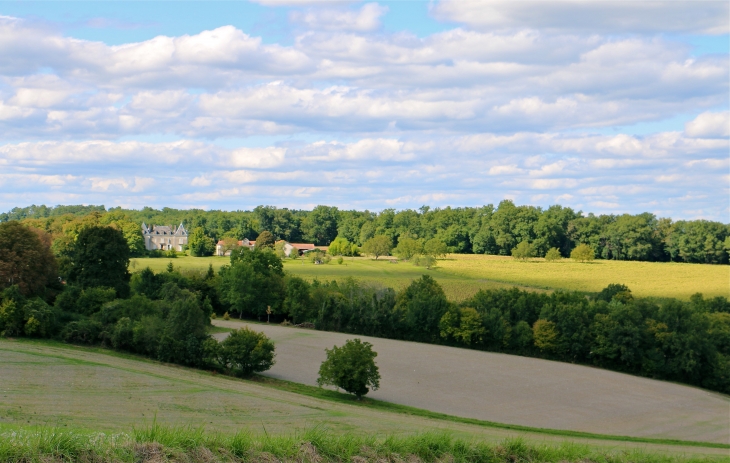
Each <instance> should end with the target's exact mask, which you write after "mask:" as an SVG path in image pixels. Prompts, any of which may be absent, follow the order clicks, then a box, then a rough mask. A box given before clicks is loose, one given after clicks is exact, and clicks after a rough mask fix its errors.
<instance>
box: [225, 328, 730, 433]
mask: <svg viewBox="0 0 730 463" xmlns="http://www.w3.org/2000/svg"><path fill="white" fill-rule="evenodd" d="M214 324H215V325H216V326H223V327H230V328H238V327H241V326H242V324H241V322H237V321H233V320H231V321H224V320H214ZM250 327H251V328H252V329H254V330H257V331H263V332H264V333H266V335H267V336H269V337H271V338H272V339H273V340H274V341H275V342H276V353H277V355H276V365H275V366H274V367H273V368H272V369H271V370H269V371H268V372H267V373H266V374H267V375H268V376H271V377H274V378H280V379H286V380H289V381H295V382H300V383H304V384H312V385H315V384H316V380H317V372H318V370H319V365H320V363H321V362H322V361H323V360H324V358H325V353H324V348H325V347H327V348H330V347H332V346H333V345H335V344H336V345H342V344H343V343H344V341H345V340H346V339H350V338H354V337H358V338H360V339H362V340H364V341H368V342H370V343H372V344H373V346H374V350H375V351H376V352H378V357H377V358H376V362H377V364H378V366H379V368H380V374H381V377H382V379H381V389H380V390H378V391H376V392H374V393H371V394H370V396H371V397H373V398H377V399H381V400H386V401H389V402H394V403H399V404H404V405H411V406H414V407H418V408H423V409H427V410H432V411H436V412H442V413H448V414H450V415H457V416H463V417H469V418H477V419H482V420H489V421H496V422H501V423H511V424H520V425H525V426H534V427H540V428H553V429H569V430H575V431H586V432H593V433H601V434H614V435H623V436H641V437H656V438H672V439H686V440H701V441H706V442H721V443H730V397H727V396H724V395H721V394H714V393H711V392H707V391H704V390H701V389H697V388H693V387H688V386H682V385H678V384H672V383H668V382H664V381H655V380H651V379H646V378H639V377H635V376H630V375H625V374H621V373H615V372H611V371H606V370H601V369H597V368H590V367H584V366H579V365H571V364H568V363H561V362H551V361H547V360H540V359H532V358H525V357H518V356H513V355H504V354H494V353H489V352H479V351H473V350H468V349H457V348H452V347H444V346H434V345H428V344H418V343H411V342H403V341H393V340H389V339H380V338H369V337H367V336H355V335H348V334H341V333H330V332H322V331H314V330H305V329H297V328H291V327H282V326H278V325H261V324H254V325H250ZM226 335H227V334H226V333H219V334H216V335H215V336H216V337H217V338H218V339H223V338H225V336H226Z"/></svg>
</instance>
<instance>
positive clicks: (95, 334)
mask: <svg viewBox="0 0 730 463" xmlns="http://www.w3.org/2000/svg"><path fill="white" fill-rule="evenodd" d="M102 329H103V327H102V325H101V323H99V322H97V321H94V320H79V321H75V322H71V323H69V324H67V325H66V326H65V328H64V329H63V331H62V332H61V339H63V340H64V341H65V342H68V343H76V344H94V343H96V342H99V339H100V338H101V332H102Z"/></svg>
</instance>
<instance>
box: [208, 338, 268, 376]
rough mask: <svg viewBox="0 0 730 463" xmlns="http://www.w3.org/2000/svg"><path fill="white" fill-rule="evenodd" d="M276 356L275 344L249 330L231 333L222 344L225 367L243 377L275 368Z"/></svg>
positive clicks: (222, 358) (222, 357) (221, 354)
mask: <svg viewBox="0 0 730 463" xmlns="http://www.w3.org/2000/svg"><path fill="white" fill-rule="evenodd" d="M274 355H275V354H274V343H273V342H272V341H271V340H270V339H269V338H268V337H266V335H265V334H264V333H259V332H257V331H253V330H250V329H248V328H241V329H238V330H235V331H231V333H230V334H229V335H228V337H227V338H226V339H225V340H224V341H223V342H222V343H221V353H220V356H221V360H222V363H223V366H224V367H225V368H228V369H231V370H233V371H234V372H235V373H236V374H238V375H241V376H248V375H250V374H252V373H258V372H261V371H266V370H268V369H269V368H271V367H272V366H274Z"/></svg>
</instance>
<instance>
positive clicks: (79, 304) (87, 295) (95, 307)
mask: <svg viewBox="0 0 730 463" xmlns="http://www.w3.org/2000/svg"><path fill="white" fill-rule="evenodd" d="M115 293H116V291H115V290H114V289H112V288H94V287H92V288H87V289H85V290H83V291H81V294H80V295H79V297H78V299H77V300H76V304H75V310H71V312H77V313H80V314H82V315H93V314H95V313H97V312H99V311H100V310H101V308H102V307H103V306H104V304H106V303H107V302H111V301H113V300H114V298H115Z"/></svg>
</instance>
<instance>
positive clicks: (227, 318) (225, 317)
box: [223, 312, 231, 320]
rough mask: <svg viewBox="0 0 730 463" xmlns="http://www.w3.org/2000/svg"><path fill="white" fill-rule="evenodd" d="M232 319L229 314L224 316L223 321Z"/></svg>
mask: <svg viewBox="0 0 730 463" xmlns="http://www.w3.org/2000/svg"><path fill="white" fill-rule="evenodd" d="M230 319H231V316H230V315H228V312H226V313H224V314H223V320H230Z"/></svg>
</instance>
